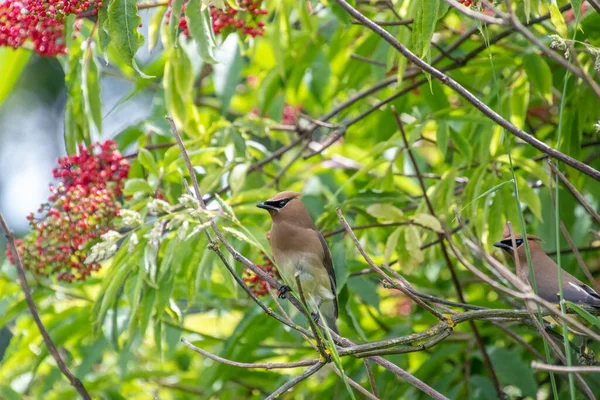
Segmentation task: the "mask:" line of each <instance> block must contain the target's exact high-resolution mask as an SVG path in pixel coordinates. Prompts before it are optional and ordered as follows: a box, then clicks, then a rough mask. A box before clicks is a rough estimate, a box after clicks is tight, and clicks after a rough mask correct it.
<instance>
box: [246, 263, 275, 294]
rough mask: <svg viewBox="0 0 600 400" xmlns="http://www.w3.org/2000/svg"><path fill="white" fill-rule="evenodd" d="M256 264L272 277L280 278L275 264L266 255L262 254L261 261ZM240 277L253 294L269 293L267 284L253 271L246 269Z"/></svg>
mask: <svg viewBox="0 0 600 400" xmlns="http://www.w3.org/2000/svg"><path fill="white" fill-rule="evenodd" d="M256 266H257V267H259V268H260V269H262V270H263V271H265V272H266V273H267V274H269V275H271V276H272V277H273V278H274V279H281V278H280V276H279V273H278V272H277V269H275V266H274V265H273V263H272V262H271V260H269V258H268V257H267V256H266V255H264V254H263V263H262V264H256ZM242 279H243V281H244V283H245V284H246V285H248V287H249V288H250V290H252V293H254V294H255V295H257V296H265V295H267V294H268V293H269V284H268V283H267V282H265V281H264V280H262V279H261V277H260V276H258V275H257V274H255V273H254V272H253V271H251V270H249V269H246V270H245V271H244V276H243V277H242Z"/></svg>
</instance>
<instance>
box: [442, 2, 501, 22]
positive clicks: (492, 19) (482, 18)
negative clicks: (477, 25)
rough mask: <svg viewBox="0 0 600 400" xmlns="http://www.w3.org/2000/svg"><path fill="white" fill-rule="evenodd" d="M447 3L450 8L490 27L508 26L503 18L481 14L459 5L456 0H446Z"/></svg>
mask: <svg viewBox="0 0 600 400" xmlns="http://www.w3.org/2000/svg"><path fill="white" fill-rule="evenodd" d="M446 2H447V3H448V4H449V5H450V7H452V8H454V9H455V10H457V11H459V12H460V13H462V14H465V15H466V16H468V17H471V18H474V19H477V20H479V21H481V22H483V23H485V24H490V25H506V21H504V20H503V19H501V18H495V17H491V16H489V15H486V14H483V13H480V12H479V11H475V10H472V9H470V8H468V7H465V6H464V5H463V4H461V3H459V2H458V1H456V0H446Z"/></svg>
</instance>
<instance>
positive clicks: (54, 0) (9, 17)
mask: <svg viewBox="0 0 600 400" xmlns="http://www.w3.org/2000/svg"><path fill="white" fill-rule="evenodd" d="M89 7H93V10H94V13H97V12H98V10H99V9H100V7H102V1H101V0H99V1H95V0H91V1H90V0H3V1H2V0H0V46H10V47H13V48H15V49H16V48H18V47H20V46H22V45H23V44H24V43H25V42H26V41H27V39H31V42H32V44H33V48H34V49H35V51H36V52H37V53H38V54H41V55H46V56H54V55H56V54H64V53H66V47H65V40H64V18H65V16H66V15H69V14H78V13H80V12H82V11H84V10H87V9H88V8H89Z"/></svg>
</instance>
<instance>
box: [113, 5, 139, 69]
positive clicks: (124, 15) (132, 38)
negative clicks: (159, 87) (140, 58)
mask: <svg viewBox="0 0 600 400" xmlns="http://www.w3.org/2000/svg"><path fill="white" fill-rule="evenodd" d="M141 23H142V19H141V18H140V16H139V15H138V10H137V1H136V0H112V1H111V3H110V5H109V6H108V34H109V36H110V40H111V44H112V45H113V46H114V48H115V49H116V50H117V52H118V54H119V55H120V56H121V58H122V59H123V61H124V62H125V63H126V64H127V65H128V66H129V67H132V68H133V69H135V70H136V71H137V72H138V73H139V74H140V75H141V76H142V77H143V78H149V76H147V75H145V74H144V73H143V72H142V71H140V69H139V68H138V66H137V63H136V61H135V53H136V52H137V50H138V49H139V48H140V47H141V46H142V45H143V44H144V37H143V36H142V35H141V34H140V32H139V31H138V27H139V26H140V24H141Z"/></svg>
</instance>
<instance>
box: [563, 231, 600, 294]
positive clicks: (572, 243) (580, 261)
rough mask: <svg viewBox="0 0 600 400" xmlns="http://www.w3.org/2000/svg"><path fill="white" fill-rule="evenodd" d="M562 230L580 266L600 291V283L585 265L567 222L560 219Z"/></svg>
mask: <svg viewBox="0 0 600 400" xmlns="http://www.w3.org/2000/svg"><path fill="white" fill-rule="evenodd" d="M560 230H561V232H562V234H563V236H564V237H565V239H567V242H568V243H569V246H570V247H571V250H573V254H575V258H576V259H577V262H578V263H579V266H580V267H581V270H582V271H583V273H584V274H585V276H586V278H588V280H589V281H590V282H591V284H592V286H593V287H594V289H595V290H596V292H598V293H600V283H598V282H597V281H596V280H595V279H594V277H593V276H592V273H591V272H590V270H589V269H588V267H587V265H585V263H584V262H583V258H582V257H581V254H580V253H579V250H577V246H576V245H575V242H574V241H573V238H572V237H571V235H570V234H569V231H568V230H567V228H566V227H565V224H564V223H563V222H562V221H560Z"/></svg>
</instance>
